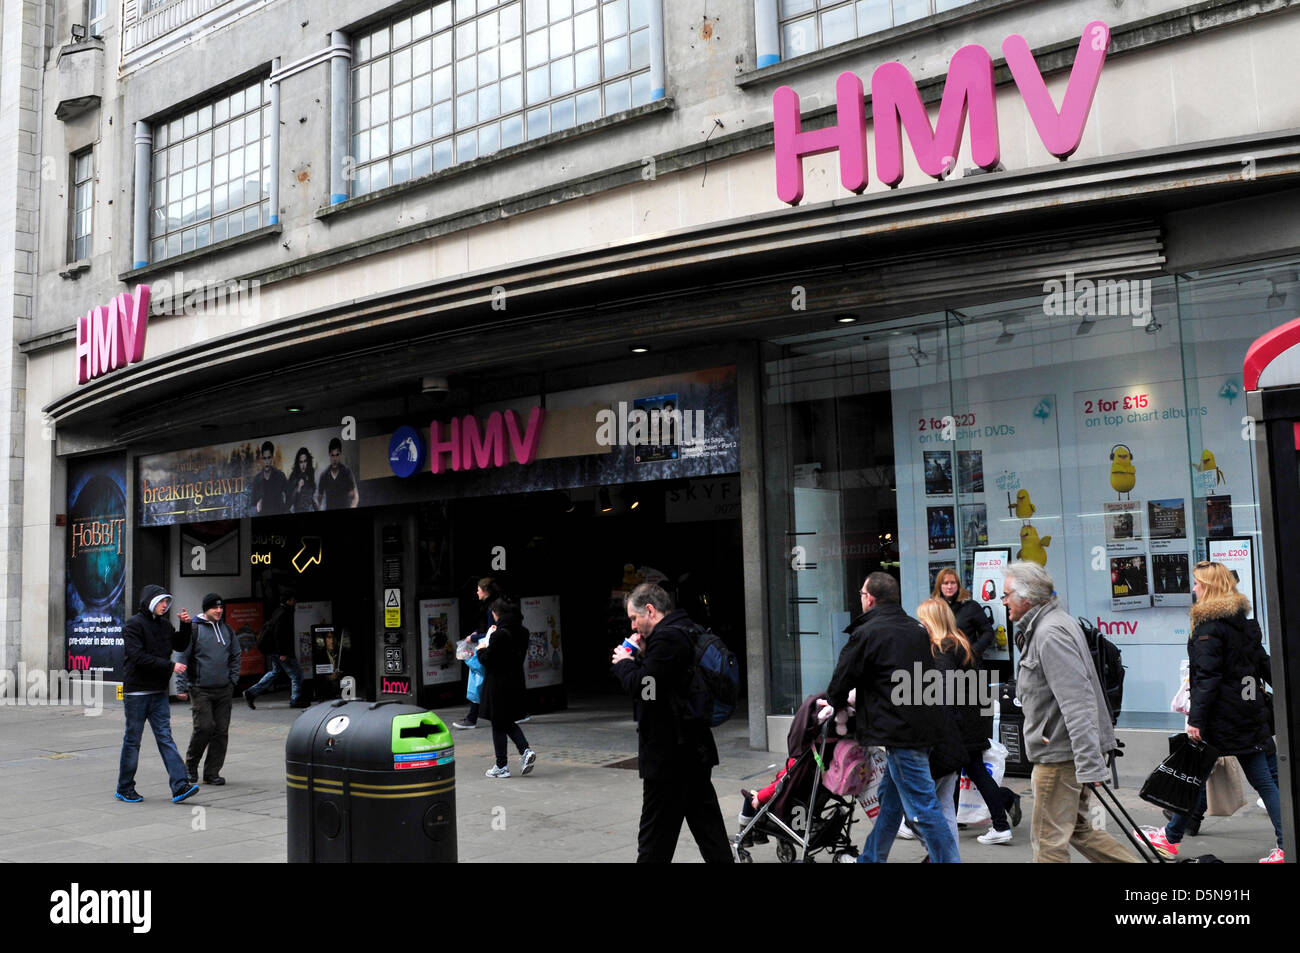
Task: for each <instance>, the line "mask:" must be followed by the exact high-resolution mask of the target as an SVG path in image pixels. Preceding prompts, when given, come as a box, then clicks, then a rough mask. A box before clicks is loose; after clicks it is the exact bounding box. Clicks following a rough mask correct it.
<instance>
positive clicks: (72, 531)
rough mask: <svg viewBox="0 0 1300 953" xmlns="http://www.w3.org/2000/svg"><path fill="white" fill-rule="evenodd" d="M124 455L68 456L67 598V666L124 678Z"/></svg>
mask: <svg viewBox="0 0 1300 953" xmlns="http://www.w3.org/2000/svg"><path fill="white" fill-rule="evenodd" d="M126 545H127V540H126V458H125V457H122V456H113V457H99V458H93V459H76V458H74V459H72V460H69V461H68V540H67V560H66V565H65V584H64V599H65V608H66V613H67V614H66V619H67V623H66V628H65V636H66V639H67V660H66V664H67V668H68V670H69V671H73V672H83V673H88V674H91V675H98V676H100V677H102V678H104V679H106V680H109V681H121V679H122V674H123V673H122V661H123V658H122V653H123V645H122V623H123V621H124V620H125V618H126V617H127V616H128V615H131V614H133V613H134V612H135V609H136V607H134V606H133V607H132V608H131V610H130V611H129V612H128V611H127V593H126Z"/></svg>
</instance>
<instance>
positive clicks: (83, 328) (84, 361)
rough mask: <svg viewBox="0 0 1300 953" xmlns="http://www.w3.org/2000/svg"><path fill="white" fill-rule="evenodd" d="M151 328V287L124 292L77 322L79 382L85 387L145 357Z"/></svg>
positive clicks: (142, 286)
mask: <svg viewBox="0 0 1300 953" xmlns="http://www.w3.org/2000/svg"><path fill="white" fill-rule="evenodd" d="M148 327H149V286H148V285H137V286H136V289H135V294H133V295H132V294H128V293H126V292H123V293H122V294H120V295H118V296H117V297H116V298H114V299H113V301H112V303H111V304H107V305H98V306H96V307H94V308H91V309H90V310H89V311H88V312H86V314H84V315H82V316H81V317H80V318H78V319H77V383H78V384H85V383H87V382H88V381H92V380H94V379H95V378H96V377H100V376H102V375H104V374H107V373H108V372H109V371H115V370H117V369H118V368H121V367H126V366H127V365H128V364H135V363H138V362H139V361H141V360H142V359H143V358H144V335H145V331H146V330H148Z"/></svg>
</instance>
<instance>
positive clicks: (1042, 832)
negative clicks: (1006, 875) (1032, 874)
mask: <svg viewBox="0 0 1300 953" xmlns="http://www.w3.org/2000/svg"><path fill="white" fill-rule="evenodd" d="M1055 589H1056V586H1055V583H1053V582H1052V577H1051V576H1050V575H1049V574H1048V572H1047V570H1046V569H1044V568H1043V567H1042V566H1040V565H1038V563H1033V562H1017V563H1012V564H1011V565H1010V566H1008V567H1007V571H1006V574H1005V575H1004V577H1003V583H1002V592H1003V596H1002V602H1003V604H1004V605H1006V607H1007V618H1008V619H1010V620H1011V621H1012V622H1015V623H1017V626H1016V646H1017V647H1018V648H1019V649H1020V668H1019V675H1018V677H1017V680H1016V697H1017V699H1018V700H1019V702H1020V704H1021V706H1022V707H1023V708H1024V712H1025V735H1024V737H1025V753H1026V754H1027V755H1028V757H1029V760H1030V761H1032V762H1034V773H1033V785H1034V817H1033V822H1032V823H1031V824H1030V827H1029V838H1030V843H1031V844H1032V845H1033V848H1034V863H1037V864H1051V863H1056V864H1068V863H1069V862H1070V850H1069V848H1070V845H1073V846H1074V848H1075V849H1076V850H1078V851H1079V853H1081V854H1083V856H1084V857H1086V858H1088V860H1091V861H1093V862H1105V863H1119V864H1132V863H1137V862H1138V859H1137V858H1136V857H1134V856H1133V855H1132V854H1131V853H1130V852H1129V851H1127V850H1126V849H1125V848H1124V847H1122V846H1121V845H1120V843H1119V842H1118V841H1117V840H1115V838H1113V837H1111V836H1110V835H1109V834H1107V833H1106V832H1105V831H1104V830H1101V829H1100V828H1099V827H1096V826H1094V823H1093V816H1092V811H1091V809H1090V808H1089V805H1088V800H1089V793H1088V788H1089V787H1091V786H1093V785H1095V784H1102V783H1105V780H1106V761H1105V755H1106V753H1107V752H1109V751H1112V750H1114V748H1115V747H1116V745H1115V731H1114V728H1113V727H1112V726H1111V721H1110V714H1109V710H1108V709H1107V707H1106V697H1105V695H1104V694H1103V693H1102V690H1101V682H1100V681H1099V680H1098V678H1097V670H1096V669H1095V668H1094V667H1093V664H1092V656H1091V655H1090V654H1089V652H1088V645H1087V643H1086V642H1085V641H1084V638H1083V630H1082V629H1081V628H1079V623H1078V622H1077V621H1075V619H1074V618H1073V617H1072V616H1071V615H1070V614H1069V613H1068V612H1066V611H1065V609H1064V608H1063V607H1062V606H1061V603H1060V600H1059V599H1057V597H1056V593H1055Z"/></svg>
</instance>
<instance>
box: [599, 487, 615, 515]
mask: <svg viewBox="0 0 1300 953" xmlns="http://www.w3.org/2000/svg"><path fill="white" fill-rule="evenodd" d="M598 496H599V498H600V511H601V512H602V513H609V512H611V511H612V510H613V509H614V503H613V501H612V500H610V498H609V487H607V486H602V487H601V488H600V493H599V494H598Z"/></svg>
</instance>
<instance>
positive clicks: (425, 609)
mask: <svg viewBox="0 0 1300 953" xmlns="http://www.w3.org/2000/svg"><path fill="white" fill-rule="evenodd" d="M459 633H460V604H459V602H458V601H457V600H456V599H421V600H420V658H422V659H423V660H424V684H425V685H437V684H438V683H440V682H456V681H459V680H460V670H461V667H460V663H459V662H457V661H456V639H457V637H458V636H459Z"/></svg>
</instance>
